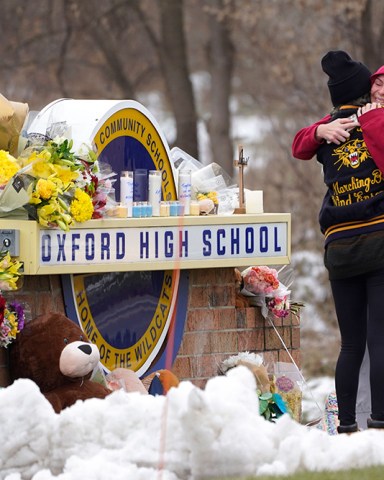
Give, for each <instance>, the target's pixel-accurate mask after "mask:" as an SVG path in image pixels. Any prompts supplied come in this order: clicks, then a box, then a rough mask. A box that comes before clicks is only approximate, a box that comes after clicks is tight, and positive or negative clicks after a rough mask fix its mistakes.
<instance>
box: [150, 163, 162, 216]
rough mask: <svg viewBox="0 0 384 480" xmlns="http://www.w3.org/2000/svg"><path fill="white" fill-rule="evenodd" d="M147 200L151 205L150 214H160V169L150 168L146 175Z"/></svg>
mask: <svg viewBox="0 0 384 480" xmlns="http://www.w3.org/2000/svg"><path fill="white" fill-rule="evenodd" d="M148 201H149V203H150V204H151V205H152V216H153V217H159V216H160V202H161V171H160V170H150V171H149V175H148Z"/></svg>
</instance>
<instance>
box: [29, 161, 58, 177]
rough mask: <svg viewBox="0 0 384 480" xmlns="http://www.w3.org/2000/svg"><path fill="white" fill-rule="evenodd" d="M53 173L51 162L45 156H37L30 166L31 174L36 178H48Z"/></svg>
mask: <svg viewBox="0 0 384 480" xmlns="http://www.w3.org/2000/svg"><path fill="white" fill-rule="evenodd" d="M54 173H55V170H54V168H53V165H52V163H49V161H48V160H47V159H45V158H39V159H38V160H36V162H35V163H34V164H33V166H32V175H33V176H34V177H36V178H48V177H50V176H51V175H52V174H54Z"/></svg>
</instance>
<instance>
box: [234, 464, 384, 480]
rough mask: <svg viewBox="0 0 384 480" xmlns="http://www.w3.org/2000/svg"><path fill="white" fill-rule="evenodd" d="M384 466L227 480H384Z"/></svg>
mask: <svg viewBox="0 0 384 480" xmlns="http://www.w3.org/2000/svg"><path fill="white" fill-rule="evenodd" d="M383 478H384V466H380V467H370V468H364V469H363V470H357V469H353V470H342V471H338V472H301V473H295V474H293V475H288V476H281V475H277V476H270V475H268V476H264V475H263V476H262V477H241V478H233V479H227V480H383Z"/></svg>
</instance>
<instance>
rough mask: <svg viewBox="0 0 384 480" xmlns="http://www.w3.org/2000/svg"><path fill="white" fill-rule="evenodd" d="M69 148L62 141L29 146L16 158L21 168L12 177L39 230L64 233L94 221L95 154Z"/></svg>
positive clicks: (54, 140) (65, 142)
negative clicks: (24, 195) (25, 195)
mask: <svg viewBox="0 0 384 480" xmlns="http://www.w3.org/2000/svg"><path fill="white" fill-rule="evenodd" d="M72 145H73V143H72V141H70V140H68V139H66V138H55V139H53V140H48V141H45V142H44V143H43V144H33V145H31V146H30V147H28V148H27V149H26V150H25V151H24V152H23V153H22V155H21V156H20V158H19V160H20V161H21V162H22V165H23V168H22V170H20V171H19V172H18V174H17V175H16V179H17V178H19V180H20V182H21V183H22V185H23V187H24V188H26V190H27V193H28V198H29V201H28V203H27V204H26V205H24V208H25V209H26V210H27V211H28V213H29V215H30V216H31V217H32V218H35V219H36V220H37V221H38V222H39V224H40V225H42V226H43V227H46V228H60V229H61V230H63V231H66V232H67V231H69V228H70V227H71V226H72V225H73V224H74V222H85V221H87V220H90V219H91V218H95V217H94V214H95V206H94V201H93V197H95V196H96V194H97V193H98V191H97V187H95V183H96V180H97V178H98V177H97V175H98V162H97V159H96V155H95V153H94V152H93V151H92V150H91V149H87V150H85V151H84V152H82V153H80V154H75V153H74V152H73V150H72Z"/></svg>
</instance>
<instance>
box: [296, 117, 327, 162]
mask: <svg viewBox="0 0 384 480" xmlns="http://www.w3.org/2000/svg"><path fill="white" fill-rule="evenodd" d="M330 118H331V116H330V115H326V116H325V117H324V118H322V119H321V120H319V121H318V122H316V123H313V124H312V125H310V126H309V127H304V128H302V129H301V130H299V131H298V132H297V133H296V135H295V138H294V139H293V142H292V155H293V156H294V157H295V158H299V159H300V160H310V159H311V158H312V157H313V156H314V155H316V152H317V149H318V148H319V146H320V145H321V144H322V142H318V141H317V140H316V137H315V133H316V128H317V127H318V126H319V125H321V124H323V123H328V122H329V120H330Z"/></svg>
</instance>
